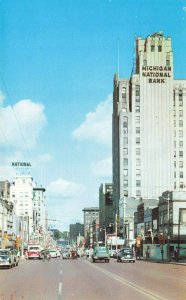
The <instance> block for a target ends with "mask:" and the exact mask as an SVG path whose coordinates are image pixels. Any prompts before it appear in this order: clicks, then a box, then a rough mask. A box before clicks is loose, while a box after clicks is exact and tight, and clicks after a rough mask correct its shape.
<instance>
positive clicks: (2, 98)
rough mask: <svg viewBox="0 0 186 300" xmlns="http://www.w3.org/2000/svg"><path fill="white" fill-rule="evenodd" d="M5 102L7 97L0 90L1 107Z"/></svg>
mask: <svg viewBox="0 0 186 300" xmlns="http://www.w3.org/2000/svg"><path fill="white" fill-rule="evenodd" d="M4 100H5V95H4V94H3V92H2V91H1V90H0V105H1V104H3V102H4Z"/></svg>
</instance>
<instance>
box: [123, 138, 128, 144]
mask: <svg viewBox="0 0 186 300" xmlns="http://www.w3.org/2000/svg"><path fill="white" fill-rule="evenodd" d="M123 143H124V145H127V144H128V138H127V137H124V138H123Z"/></svg>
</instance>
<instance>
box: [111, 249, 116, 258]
mask: <svg viewBox="0 0 186 300" xmlns="http://www.w3.org/2000/svg"><path fill="white" fill-rule="evenodd" d="M109 253H110V257H113V258H116V257H117V251H116V250H111V249H110V250H109Z"/></svg>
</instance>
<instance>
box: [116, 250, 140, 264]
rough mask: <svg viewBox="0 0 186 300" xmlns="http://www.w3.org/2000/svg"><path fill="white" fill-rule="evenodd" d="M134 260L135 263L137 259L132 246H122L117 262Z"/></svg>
mask: <svg viewBox="0 0 186 300" xmlns="http://www.w3.org/2000/svg"><path fill="white" fill-rule="evenodd" d="M125 261H127V262H133V263H135V261H136V259H135V256H134V253H133V250H132V249H131V248H122V249H120V251H119V253H118V254H117V262H125Z"/></svg>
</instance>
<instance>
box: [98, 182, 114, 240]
mask: <svg viewBox="0 0 186 300" xmlns="http://www.w3.org/2000/svg"><path fill="white" fill-rule="evenodd" d="M112 194H113V188H112V183H104V184H101V185H100V188H99V228H100V232H99V240H102V241H103V240H104V236H105V232H106V233H112V232H113V224H114V222H115V217H114V213H113V197H112Z"/></svg>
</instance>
